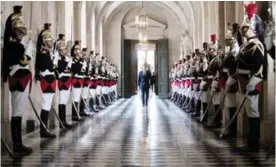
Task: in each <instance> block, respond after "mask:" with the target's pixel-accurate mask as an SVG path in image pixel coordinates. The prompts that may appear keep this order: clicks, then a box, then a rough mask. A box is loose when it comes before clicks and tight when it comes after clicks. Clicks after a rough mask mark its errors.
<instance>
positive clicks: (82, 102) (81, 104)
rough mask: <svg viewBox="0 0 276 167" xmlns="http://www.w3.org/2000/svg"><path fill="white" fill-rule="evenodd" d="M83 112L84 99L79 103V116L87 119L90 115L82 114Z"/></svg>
mask: <svg viewBox="0 0 276 167" xmlns="http://www.w3.org/2000/svg"><path fill="white" fill-rule="evenodd" d="M84 110H85V104H84V99H83V98H81V101H80V116H84V117H89V116H90V115H88V114H86V113H85V112H84Z"/></svg>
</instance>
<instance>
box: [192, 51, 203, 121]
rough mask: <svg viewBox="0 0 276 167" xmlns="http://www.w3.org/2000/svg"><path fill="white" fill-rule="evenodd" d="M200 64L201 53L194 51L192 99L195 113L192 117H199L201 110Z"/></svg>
mask: <svg viewBox="0 0 276 167" xmlns="http://www.w3.org/2000/svg"><path fill="white" fill-rule="evenodd" d="M201 62H202V53H200V51H199V49H196V50H195V72H194V77H195V80H194V82H193V90H194V91H195V92H194V94H195V95H194V97H195V100H196V103H195V111H194V112H193V113H192V117H199V116H200V109H201V100H200V96H201V92H200V87H199V85H200V81H201V80H200V78H199V72H200V69H201V67H202V66H201V64H200V63H201Z"/></svg>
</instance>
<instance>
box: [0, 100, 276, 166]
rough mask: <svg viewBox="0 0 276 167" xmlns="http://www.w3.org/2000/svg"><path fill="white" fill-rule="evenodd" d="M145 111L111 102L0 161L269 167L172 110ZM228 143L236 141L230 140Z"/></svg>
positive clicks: (165, 104) (156, 106)
mask: <svg viewBox="0 0 276 167" xmlns="http://www.w3.org/2000/svg"><path fill="white" fill-rule="evenodd" d="M149 103H150V105H149V107H148V109H147V110H146V109H144V108H142V106H141V104H140V103H139V99H138V97H137V96H134V97H132V98H130V99H124V100H121V101H120V102H116V103H115V104H114V105H112V106H110V107H109V108H106V109H105V110H103V111H101V112H100V113H98V114H96V115H95V116H94V117H93V118H87V119H86V121H85V122H83V123H82V124H79V125H78V126H77V127H76V128H75V129H73V130H70V131H66V132H64V133H62V134H61V133H60V132H59V129H58V128H57V129H53V130H52V131H53V132H54V133H56V135H57V138H56V139H54V140H47V139H46V140H45V139H42V140H41V139H40V137H39V132H34V133H33V134H28V135H25V136H24V143H26V145H28V146H32V148H33V149H34V153H33V154H32V155H30V156H26V157H20V158H11V157H9V156H8V155H7V154H5V153H3V154H2V155H1V163H2V166H8V167H13V166H14V167H16V166H20V167H32V166H36V167H38V166H41V167H90V166H91V167H194V166H195V167H201V166H202V167H212V166H214V167H227V166H231V167H243V166H246V167H247V166H265V167H269V166H275V163H274V160H275V159H274V157H272V158H271V159H269V160H266V159H265V154H266V152H265V151H263V150H262V151H261V152H260V153H256V154H245V155H244V154H238V153H236V152H235V148H233V147H232V145H231V144H229V141H224V140H219V139H218V138H217V137H216V136H215V135H214V133H211V132H209V131H208V130H206V129H205V128H203V127H202V126H201V125H199V124H198V123H197V122H196V121H194V120H192V119H191V118H190V116H188V115H187V114H185V113H183V112H182V111H181V110H180V109H179V108H178V107H177V106H175V105H174V104H173V103H171V102H169V101H167V100H161V99H159V98H158V97H156V96H152V97H151V99H150V102H149ZM231 142H232V143H235V142H237V141H235V140H233V141H231Z"/></svg>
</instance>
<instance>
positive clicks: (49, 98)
mask: <svg viewBox="0 0 276 167" xmlns="http://www.w3.org/2000/svg"><path fill="white" fill-rule="evenodd" d="M54 95H55V93H42V108H41V109H43V110H46V111H50V110H51V107H52V102H53V98H54Z"/></svg>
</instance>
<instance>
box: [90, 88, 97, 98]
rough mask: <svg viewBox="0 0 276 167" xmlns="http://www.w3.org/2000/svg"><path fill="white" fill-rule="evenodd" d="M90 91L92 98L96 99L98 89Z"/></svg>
mask: <svg viewBox="0 0 276 167" xmlns="http://www.w3.org/2000/svg"><path fill="white" fill-rule="evenodd" d="M89 91H90V93H91V96H92V98H96V95H97V90H96V89H89Z"/></svg>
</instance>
